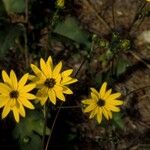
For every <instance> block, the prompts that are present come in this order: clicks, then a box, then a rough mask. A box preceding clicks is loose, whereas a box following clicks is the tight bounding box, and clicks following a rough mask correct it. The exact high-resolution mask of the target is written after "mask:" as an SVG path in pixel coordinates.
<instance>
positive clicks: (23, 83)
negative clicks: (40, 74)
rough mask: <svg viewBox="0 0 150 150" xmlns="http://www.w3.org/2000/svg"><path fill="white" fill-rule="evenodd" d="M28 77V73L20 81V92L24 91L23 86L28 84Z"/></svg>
mask: <svg viewBox="0 0 150 150" xmlns="http://www.w3.org/2000/svg"><path fill="white" fill-rule="evenodd" d="M28 76H29V74H28V73H26V74H25V75H24V76H23V77H22V78H21V79H20V80H19V83H18V90H20V89H22V88H23V86H24V85H25V84H26V82H27V80H28Z"/></svg>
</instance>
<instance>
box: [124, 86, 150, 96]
mask: <svg viewBox="0 0 150 150" xmlns="http://www.w3.org/2000/svg"><path fill="white" fill-rule="evenodd" d="M146 88H150V85H147V86H144V87H141V88H138V89H135V90H133V91H130V92H129V93H127V94H126V95H125V97H127V96H129V95H130V94H132V93H135V92H137V91H140V90H143V89H146Z"/></svg>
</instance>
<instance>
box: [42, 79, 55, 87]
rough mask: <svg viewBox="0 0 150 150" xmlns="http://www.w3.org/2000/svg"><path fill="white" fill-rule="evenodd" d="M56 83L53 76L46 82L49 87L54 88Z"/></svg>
mask: <svg viewBox="0 0 150 150" xmlns="http://www.w3.org/2000/svg"><path fill="white" fill-rule="evenodd" d="M55 84H56V81H55V79H53V78H49V79H46V80H45V82H44V85H45V86H47V87H48V88H53V87H54V85H55Z"/></svg>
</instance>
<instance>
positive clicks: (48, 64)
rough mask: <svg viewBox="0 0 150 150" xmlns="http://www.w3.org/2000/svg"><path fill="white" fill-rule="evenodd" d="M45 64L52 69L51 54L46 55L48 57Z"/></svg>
mask: <svg viewBox="0 0 150 150" xmlns="http://www.w3.org/2000/svg"><path fill="white" fill-rule="evenodd" d="M46 65H47V67H48V68H50V69H51V71H52V70H53V60H52V57H51V56H49V57H48V59H47V61H46Z"/></svg>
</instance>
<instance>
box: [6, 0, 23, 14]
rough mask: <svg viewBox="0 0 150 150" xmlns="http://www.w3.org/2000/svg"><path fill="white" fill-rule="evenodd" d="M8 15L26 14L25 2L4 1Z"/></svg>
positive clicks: (21, 0)
mask: <svg viewBox="0 0 150 150" xmlns="http://www.w3.org/2000/svg"><path fill="white" fill-rule="evenodd" d="M3 3H4V5H5V9H6V11H7V13H11V12H14V13H23V12H25V0H3Z"/></svg>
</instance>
